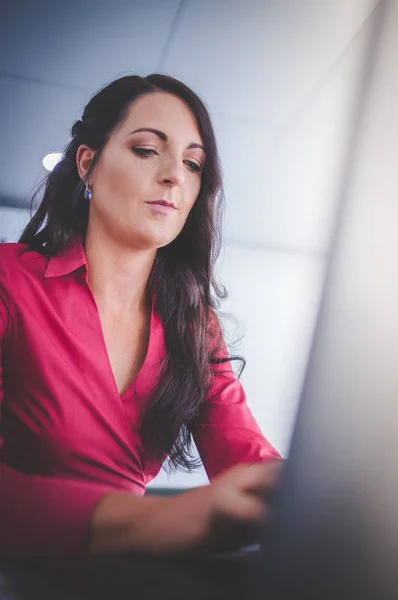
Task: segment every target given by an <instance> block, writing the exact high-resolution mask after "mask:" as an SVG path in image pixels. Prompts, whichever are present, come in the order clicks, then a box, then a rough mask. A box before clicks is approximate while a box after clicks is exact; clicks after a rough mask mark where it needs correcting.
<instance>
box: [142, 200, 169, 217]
mask: <svg viewBox="0 0 398 600" xmlns="http://www.w3.org/2000/svg"><path fill="white" fill-rule="evenodd" d="M146 204H148V206H150V207H151V209H152V210H153V212H156V213H160V214H162V215H168V214H169V213H172V212H174V211H175V210H176V206H174V204H172V202H166V200H154V202H146Z"/></svg>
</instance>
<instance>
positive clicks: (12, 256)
mask: <svg viewBox="0 0 398 600" xmlns="http://www.w3.org/2000/svg"><path fill="white" fill-rule="evenodd" d="M46 260H47V259H46V257H44V256H43V255H42V254H40V253H39V252H36V251H35V250H32V248H31V247H30V246H29V245H28V244H21V243H19V242H5V243H2V244H0V277H2V278H4V277H6V276H7V275H8V276H10V277H15V276H17V273H18V272H20V271H22V270H25V269H26V267H27V265H28V264H29V263H31V262H32V261H35V262H36V263H37V261H39V262H40V263H43V264H44V263H45V262H46Z"/></svg>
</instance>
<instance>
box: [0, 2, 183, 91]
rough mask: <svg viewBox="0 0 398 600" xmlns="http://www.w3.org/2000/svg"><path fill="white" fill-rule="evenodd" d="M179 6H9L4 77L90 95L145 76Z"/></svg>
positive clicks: (0, 50) (1, 65) (0, 56)
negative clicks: (127, 77) (120, 79)
mask: <svg viewBox="0 0 398 600" xmlns="http://www.w3.org/2000/svg"><path fill="white" fill-rule="evenodd" d="M3 4H4V3H3ZM179 4H180V0H156V1H155V0H150V1H149V2H148V1H146V0H134V1H129V0H112V2H111V3H110V2H109V0H95V1H94V0H85V1H84V2H80V1H79V0H68V2H54V0H35V2H29V1H27V0H23V1H22V0H13V2H7V3H6V7H5V8H3V9H2V14H1V20H0V71H3V72H7V73H12V74H14V75H18V76H22V77H29V78H33V79H39V80H44V81H50V82H52V83H58V84H59V85H62V86H70V87H72V88H84V89H86V90H89V91H90V92H91V93H93V92H95V91H96V89H97V88H98V87H101V86H102V85H104V83H106V82H108V81H109V80H112V79H114V78H116V77H117V76H119V75H121V74H124V73H126V72H129V73H131V72H132V71H135V72H137V73H138V74H141V75H142V74H147V73H149V72H152V71H154V70H155V69H156V66H157V64H158V62H159V60H160V57H161V56H162V53H163V51H164V48H165V45H166V43H167V40H168V38H169V35H170V31H171V28H172V25H173V22H174V19H175V16H176V12H177V9H178V6H179Z"/></svg>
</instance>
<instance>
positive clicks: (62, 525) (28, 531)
mask: <svg viewBox="0 0 398 600" xmlns="http://www.w3.org/2000/svg"><path fill="white" fill-rule="evenodd" d="M9 321H10V319H9V314H8V310H7V306H6V304H5V302H4V300H3V298H2V295H1V286H0V557H3V558H12V557H37V556H49V555H51V556H76V555H81V554H86V553H88V545H89V544H88V543H89V526H90V520H91V514H92V512H93V510H94V508H95V506H96V504H97V503H98V502H99V500H100V499H101V497H102V496H103V495H104V494H105V493H106V492H109V491H111V490H110V489H109V488H107V487H105V486H101V485H95V484H90V483H86V482H80V481H68V480H63V479H58V480H57V479H52V478H48V477H36V476H33V477H32V476H28V475H25V474H23V473H20V472H19V471H15V470H14V469H12V468H10V467H8V466H7V465H6V464H5V463H4V462H2V460H1V448H2V445H3V438H2V435H1V408H2V402H3V400H4V389H3V362H4V352H5V341H6V337H7V329H8V326H9Z"/></svg>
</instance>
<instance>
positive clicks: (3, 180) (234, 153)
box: [0, 0, 376, 245]
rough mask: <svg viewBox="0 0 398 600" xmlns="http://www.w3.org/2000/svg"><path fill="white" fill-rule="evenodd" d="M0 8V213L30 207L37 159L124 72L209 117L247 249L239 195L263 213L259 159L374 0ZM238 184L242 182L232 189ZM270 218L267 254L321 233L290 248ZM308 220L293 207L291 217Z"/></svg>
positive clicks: (163, 0)
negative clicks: (189, 90) (171, 84)
mask: <svg viewBox="0 0 398 600" xmlns="http://www.w3.org/2000/svg"><path fill="white" fill-rule="evenodd" d="M0 2H1V21H0V107H1V110H0V126H1V133H2V141H3V143H2V144H1V146H0V204H6V205H7V204H8V205H15V206H25V205H27V202H28V199H29V194H30V192H31V190H32V187H33V186H34V184H35V182H36V181H37V180H38V178H39V177H40V176H41V175H43V174H44V173H45V172H44V169H43V168H42V166H41V160H42V158H43V156H44V155H45V154H47V153H48V152H51V151H59V150H62V148H63V147H64V146H65V144H66V143H67V141H68V136H69V130H70V127H71V125H72V123H73V121H74V120H75V119H76V118H79V117H80V114H81V111H82V109H83V107H84V105H85V103H86V102H87V101H88V99H89V97H90V95H91V94H93V93H94V92H95V91H96V90H97V89H98V88H100V87H101V86H103V85H104V84H105V83H107V82H108V81H110V80H112V79H114V78H116V77H118V76H120V75H123V74H126V73H138V74H141V75H146V74H148V73H150V72H157V71H161V72H168V73H170V74H172V75H173V76H175V77H178V78H180V79H182V80H183V81H185V82H186V83H187V84H188V85H191V86H192V87H193V88H194V89H195V90H196V91H197V92H198V93H199V94H200V95H201V96H202V98H204V100H205V101H206V102H207V103H208V104H209V106H210V109H211V113H212V115H213V119H214V122H215V125H216V130H217V132H218V136H219V143H220V150H221V157H222V160H223V163H224V168H225V172H226V177H227V179H229V181H230V184H229V190H230V194H229V195H230V209H229V210H230V215H232V217H231V228H232V234H233V236H234V237H235V238H239V237H241V238H242V239H246V240H247V239H253V236H254V238H255V239H257V241H260V242H261V236H262V230H261V231H260V230H259V231H258V233H256V220H257V221H258V219H256V216H255V213H253V212H252V214H253V215H254V217H253V216H250V217H247V218H246V220H245V217H243V218H242V214H241V213H239V210H238V205H239V202H241V199H242V189H243V190H248V189H250V193H248V194H246V196H247V197H246V198H245V202H249V203H250V202H251V203H252V204H249V205H248V206H249V208H253V207H255V206H260V204H261V206H268V205H267V204H266V202H267V201H268V200H269V201H270V198H269V199H268V200H267V198H266V196H264V189H266V188H267V185H266V182H265V183H264V169H265V164H264V152H265V155H266V156H268V158H269V155H270V154H272V156H273V155H274V152H273V151H272V152H270V148H271V146H270V142H271V141H275V140H278V139H280V138H281V136H282V137H283V135H285V133H284V132H286V128H289V127H291V126H292V123H293V124H294V122H295V119H296V120H297V119H299V118H301V117H300V115H302V114H303V112H305V109H306V106H307V105H309V104H310V103H311V102H313V99H314V97H315V96H316V94H317V90H319V89H320V88H322V86H324V85H325V82H327V81H328V78H330V76H333V73H334V70H335V69H336V65H337V64H338V63H339V60H340V58H341V57H342V56H345V53H347V52H348V51H349V49H350V48H351V44H352V40H354V39H356V37H357V36H358V32H360V31H361V30H362V29H363V27H364V23H365V24H366V21H367V19H368V17H369V15H370V14H371V12H372V9H373V8H374V6H375V4H376V0H349V2H347V1H346V0H335V1H331V0H330V1H328V0H313V1H310V0H290V1H289V0H112V1H110V0H84V1H78V0H69V1H68V2H57V1H56V0H51V1H50V0H37V1H28V0H13V1H11V0H0ZM341 77H342V79H341V82H340V84H339V85H343V84H344V89H345V88H347V85H346V83H345V80H344V77H346V78H347V77H348V75H347V73H346V74H345V75H342V76H341ZM350 79H352V77H351V76H350ZM289 143H290V142H289ZM264 148H266V150H264ZM272 148H273V146H272ZM267 152H268V155H267V154H266V153H267ZM261 157H262V158H261ZM237 173H238V174H240V179H239V181H238V182H236V183H235V179H234V177H236V174H237ZM242 182H244V183H243V184H242ZM250 185H251V186H252V187H251V188H250ZM242 186H243V187H242ZM248 186H249V187H248ZM268 187H269V186H268ZM238 189H239V196H238V195H237V191H236V190H238ZM234 191H235V195H234ZM306 195H307V194H306ZM286 198H287V200H286V202H287V203H289V205H290V204H291V199H289V198H288V197H287V196H286ZM273 201H275V196H273ZM281 202H282V205H283V202H285V200H284V199H283V198H282V196H281ZM286 202H285V204H286ZM304 202H305V201H304ZM246 206H247V205H246ZM234 207H235V208H234ZM234 210H235V212H234ZM267 210H268V213H267V214H266V215H265V214H264V213H262V214H263V217H264V220H265V221H266V222H271V224H272V227H273V229H270V230H269V232H268V233H267V232H266V233H265V234H264V235H265V236H266V237H267V238H268V239H269V238H274V240H275V242H276V243H279V242H286V243H291V244H293V245H294V244H296V245H300V244H302V245H303V244H304V245H305V240H304V235H306V236H307V237H308V236H311V235H312V233H311V232H312V229H314V231H315V229H316V227H318V225H317V224H316V223H311V224H310V225H308V226H307V225H306V224H305V223H303V227H304V228H305V227H308V232H306V230H303V231H304V233H303V235H302V237H301V238H298V237H297V239H292V240H287V239H284V238H286V235H287V233H286V232H287V229H286V226H285V225H284V224H283V222H282V221H283V219H284V218H285V217H283V215H281V216H280V217H279V216H278V213H277V211H278V209H277V208H275V206H272V205H271V204H269V209H268V208H267ZM310 210H312V208H311V207H305V206H304V207H301V212H300V214H303V215H305V214H306V213H308V212H309V211H310ZM284 211H286V206H284ZM234 215H235V216H234ZM275 215H276V216H275ZM278 219H279V220H278ZM275 223H276V225H275ZM278 228H279V229H278ZM311 228H312V229H311ZM288 233H289V232H288ZM289 235H290V233H289ZM293 238H294V235H293ZM305 239H307V238H305ZM314 243H315V242H314Z"/></svg>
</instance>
